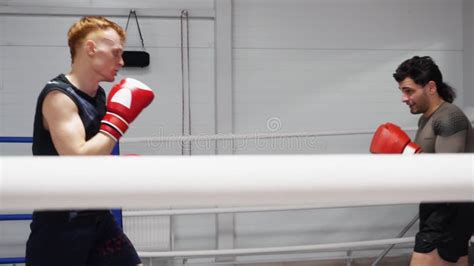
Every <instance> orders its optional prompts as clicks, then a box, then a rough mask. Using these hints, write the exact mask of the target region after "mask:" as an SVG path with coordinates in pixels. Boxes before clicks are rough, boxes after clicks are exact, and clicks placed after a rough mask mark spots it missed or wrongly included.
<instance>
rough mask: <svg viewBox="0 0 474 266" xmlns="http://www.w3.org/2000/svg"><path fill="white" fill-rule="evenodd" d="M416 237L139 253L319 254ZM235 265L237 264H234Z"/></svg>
mask: <svg viewBox="0 0 474 266" xmlns="http://www.w3.org/2000/svg"><path fill="white" fill-rule="evenodd" d="M414 241H415V237H404V238H388V239H381V240H367V241H354V242H342V243H330V244H317V245H301V246H283V247H271V248H242V249H219V250H197V251H169V252H168V251H164V252H139V254H138V255H139V256H140V257H145V258H198V257H214V256H226V255H236V256H237V255H246V256H252V255H268V254H276V253H282V252H285V253H288V252H290V253H293V252H317V251H345V250H354V249H357V248H367V247H378V246H385V245H391V244H406V243H413V242H414ZM234 263H235V262H234Z"/></svg>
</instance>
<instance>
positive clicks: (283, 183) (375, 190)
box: [0, 154, 474, 210]
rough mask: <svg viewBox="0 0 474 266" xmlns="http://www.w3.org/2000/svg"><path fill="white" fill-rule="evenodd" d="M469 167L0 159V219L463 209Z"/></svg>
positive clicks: (319, 158)
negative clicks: (57, 212) (269, 208)
mask: <svg viewBox="0 0 474 266" xmlns="http://www.w3.org/2000/svg"><path fill="white" fill-rule="evenodd" d="M473 163H474V161H473V155H472V154H436V155H433V154H420V155H417V156H403V155H362V154H361V155H261V156H258V155H236V156H193V157H181V156H142V157H113V156H93V157H74V156H71V157H66V156H63V157H2V158H1V160H0V172H1V174H2V176H1V179H0V182H1V186H2V190H1V191H0V199H1V201H0V210H9V209H10V210H21V209H62V208H75V209H78V208H89V209H90V208H114V207H122V208H147V207H150V208H153V207H154V208H157V207H166V208H169V207H172V208H179V207H196V206H198V207H201V206H205V205H207V206H220V207H236V206H240V207H244V206H247V207H250V206H261V205H299V204H302V205H304V204H315V205H320V206H325V207H337V206H360V205H386V204H405V203H418V202H420V201H472V200H473V172H472V171H473ZM25 165H28V167H24V166H25ZM58 165H61V169H67V172H64V171H58V170H55V169H57V167H58ZM84 165H87V167H84ZM446 166H449V167H446ZM91 184H93V186H91Z"/></svg>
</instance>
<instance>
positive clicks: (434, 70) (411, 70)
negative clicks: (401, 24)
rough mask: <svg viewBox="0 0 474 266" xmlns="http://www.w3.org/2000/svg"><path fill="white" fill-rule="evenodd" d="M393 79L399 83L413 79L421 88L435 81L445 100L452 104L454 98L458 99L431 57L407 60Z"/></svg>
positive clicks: (416, 57) (399, 67) (415, 57)
mask: <svg viewBox="0 0 474 266" xmlns="http://www.w3.org/2000/svg"><path fill="white" fill-rule="evenodd" d="M393 78H394V79H395V80H396V81H397V82H402V81H403V80H404V79H406V78H411V79H413V81H414V82H415V83H416V84H418V85H420V86H425V85H426V84H428V82H430V81H434V82H435V83H436V87H437V88H438V94H439V96H441V98H443V100H445V101H446V102H449V103H452V102H453V101H454V98H456V93H455V91H454V89H453V88H452V87H451V86H449V85H448V84H446V83H445V82H443V75H442V74H441V71H440V70H439V67H438V66H437V65H436V63H435V62H434V60H433V59H432V58H431V57H429V56H414V57H412V58H410V59H408V60H405V62H403V63H401V64H400V65H399V66H398V68H397V70H396V71H395V73H393Z"/></svg>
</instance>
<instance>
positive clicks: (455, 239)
mask: <svg viewBox="0 0 474 266" xmlns="http://www.w3.org/2000/svg"><path fill="white" fill-rule="evenodd" d="M473 229H474V204H473V203H472V202H462V203H421V204H420V231H419V232H418V233H417V234H416V239H415V247H414V251H415V252H418V253H429V252H431V251H433V250H435V249H437V251H438V254H439V256H440V257H441V258H442V259H443V260H445V261H448V262H453V263H454V262H457V261H458V259H459V258H460V257H462V256H466V255H467V254H468V245H469V239H470V238H471V236H472V234H473Z"/></svg>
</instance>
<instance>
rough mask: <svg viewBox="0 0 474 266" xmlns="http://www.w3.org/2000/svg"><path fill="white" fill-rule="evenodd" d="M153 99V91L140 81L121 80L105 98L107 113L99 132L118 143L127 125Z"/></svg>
mask: <svg viewBox="0 0 474 266" xmlns="http://www.w3.org/2000/svg"><path fill="white" fill-rule="evenodd" d="M154 97H155V95H154V93H153V91H152V90H151V89H150V88H149V87H148V86H147V85H145V84H143V83H141V82H140V81H138V80H135V79H132V78H126V79H122V80H121V81H120V83H119V84H117V85H115V86H114V87H112V89H111V90H110V93H109V96H108V97H107V113H106V114H105V116H104V118H103V119H102V124H101V126H100V132H103V133H105V134H106V135H108V136H109V137H111V138H113V139H114V140H115V141H118V139H120V137H122V135H123V134H124V133H125V131H127V129H128V127H129V123H131V122H132V121H133V120H135V118H136V117H137V116H138V115H139V114H140V113H141V111H142V110H143V109H144V108H145V107H147V106H148V105H149V104H150V103H151V102H152V101H153V98H154Z"/></svg>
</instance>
